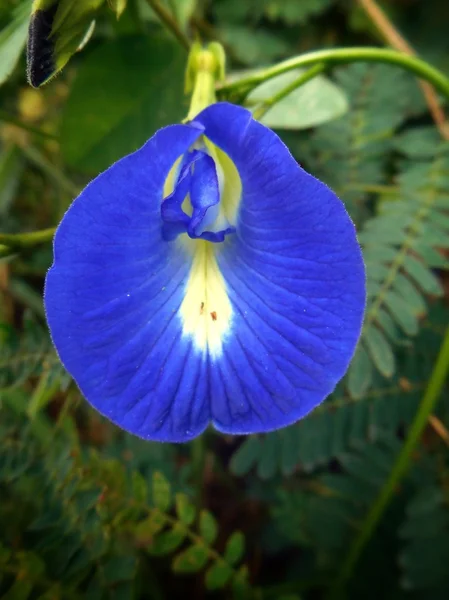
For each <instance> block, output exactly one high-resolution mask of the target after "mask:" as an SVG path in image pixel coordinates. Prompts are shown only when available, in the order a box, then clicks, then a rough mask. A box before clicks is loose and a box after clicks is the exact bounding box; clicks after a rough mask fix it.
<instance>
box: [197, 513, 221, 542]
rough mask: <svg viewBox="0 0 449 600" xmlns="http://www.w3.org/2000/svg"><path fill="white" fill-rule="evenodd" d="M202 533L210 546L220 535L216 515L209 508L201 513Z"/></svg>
mask: <svg viewBox="0 0 449 600" xmlns="http://www.w3.org/2000/svg"><path fill="white" fill-rule="evenodd" d="M200 534H201V536H202V538H203V539H204V541H206V542H207V543H208V544H209V545H210V546H212V544H213V543H214V542H215V540H216V539H217V535H218V525H217V521H216V519H215V517H214V516H213V515H212V514H211V513H210V512H209V511H207V510H202V511H201V513H200Z"/></svg>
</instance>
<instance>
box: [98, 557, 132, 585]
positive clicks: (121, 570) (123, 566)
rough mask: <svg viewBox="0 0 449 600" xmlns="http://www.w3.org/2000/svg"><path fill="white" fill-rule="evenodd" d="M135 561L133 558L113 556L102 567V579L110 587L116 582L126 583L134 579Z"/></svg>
mask: <svg viewBox="0 0 449 600" xmlns="http://www.w3.org/2000/svg"><path fill="white" fill-rule="evenodd" d="M136 569H137V560H136V557H135V556H129V555H124V556H113V557H111V558H110V559H109V560H108V561H107V562H106V564H104V565H103V578H104V581H105V583H106V584H108V585H111V584H112V583H117V582H118V581H128V580H132V579H134V577H135V574H136Z"/></svg>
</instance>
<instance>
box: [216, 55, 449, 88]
mask: <svg viewBox="0 0 449 600" xmlns="http://www.w3.org/2000/svg"><path fill="white" fill-rule="evenodd" d="M362 61H364V62H383V63H387V64H391V65H397V66H399V67H402V68H404V69H407V70H408V71H411V72H412V73H414V74H415V75H417V76H418V77H420V78H421V79H425V80H426V81H429V82H430V83H431V84H432V85H433V86H434V87H435V88H436V89H437V90H438V91H439V92H441V93H442V94H444V96H446V97H447V98H449V79H448V78H447V77H446V76H445V75H444V74H443V73H442V72H441V71H439V70H438V69H435V67H432V65H429V64H428V63H427V62H425V61H424V60H421V59H420V58H417V57H416V56H408V55H407V54H403V53H401V52H396V51H395V50H388V49H385V48H363V47H362V48H335V49H334V48H332V49H329V50H318V51H316V52H309V53H307V54H302V55H300V56H297V57H294V58H290V59H289V60H286V61H284V62H281V63H279V64H277V65H274V66H273V67H269V68H268V69H264V70H263V71H260V72H259V73H254V74H253V75H250V76H249V77H244V78H242V79H239V80H237V81H233V82H231V83H225V84H224V85H222V86H220V87H219V88H218V89H217V91H218V93H219V94H220V95H221V96H223V95H226V96H227V95H232V94H233V93H237V94H238V93H243V94H244V95H246V94H247V93H249V92H250V91H251V90H252V89H253V88H254V87H256V86H257V85H259V84H261V83H262V82H263V81H267V80H268V79H271V78H272V77H276V76H277V75H281V74H282V73H286V72H287V71H291V70H292V69H297V68H298V67H307V66H310V65H314V64H316V63H325V64H326V65H337V64H346V63H351V62H362Z"/></svg>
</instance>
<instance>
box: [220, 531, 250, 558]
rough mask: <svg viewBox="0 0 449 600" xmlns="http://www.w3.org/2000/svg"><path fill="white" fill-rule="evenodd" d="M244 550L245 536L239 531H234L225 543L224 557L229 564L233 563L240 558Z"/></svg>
mask: <svg viewBox="0 0 449 600" xmlns="http://www.w3.org/2000/svg"><path fill="white" fill-rule="evenodd" d="M244 551H245V537H244V535H243V533H242V532H241V531H234V533H233V534H232V535H231V537H230V538H229V539H228V541H227V543H226V547H225V551H224V558H225V560H226V561H227V562H228V563H229V564H231V565H235V564H236V563H238V562H239V561H240V560H241V559H242V556H243V552H244Z"/></svg>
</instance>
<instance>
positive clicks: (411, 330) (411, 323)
mask: <svg viewBox="0 0 449 600" xmlns="http://www.w3.org/2000/svg"><path fill="white" fill-rule="evenodd" d="M384 303H385V306H386V307H387V308H388V310H389V311H390V314H391V316H392V317H393V319H394V320H395V322H396V323H397V324H398V325H399V326H400V327H401V328H402V330H403V331H404V333H406V334H407V335H416V334H417V333H418V329H419V326H418V319H417V318H416V315H414V314H413V312H412V308H411V306H410V304H409V303H408V302H407V301H406V300H404V298H402V297H401V296H399V294H397V293H396V292H394V291H393V290H390V291H389V292H388V293H387V294H385V298H384Z"/></svg>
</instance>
